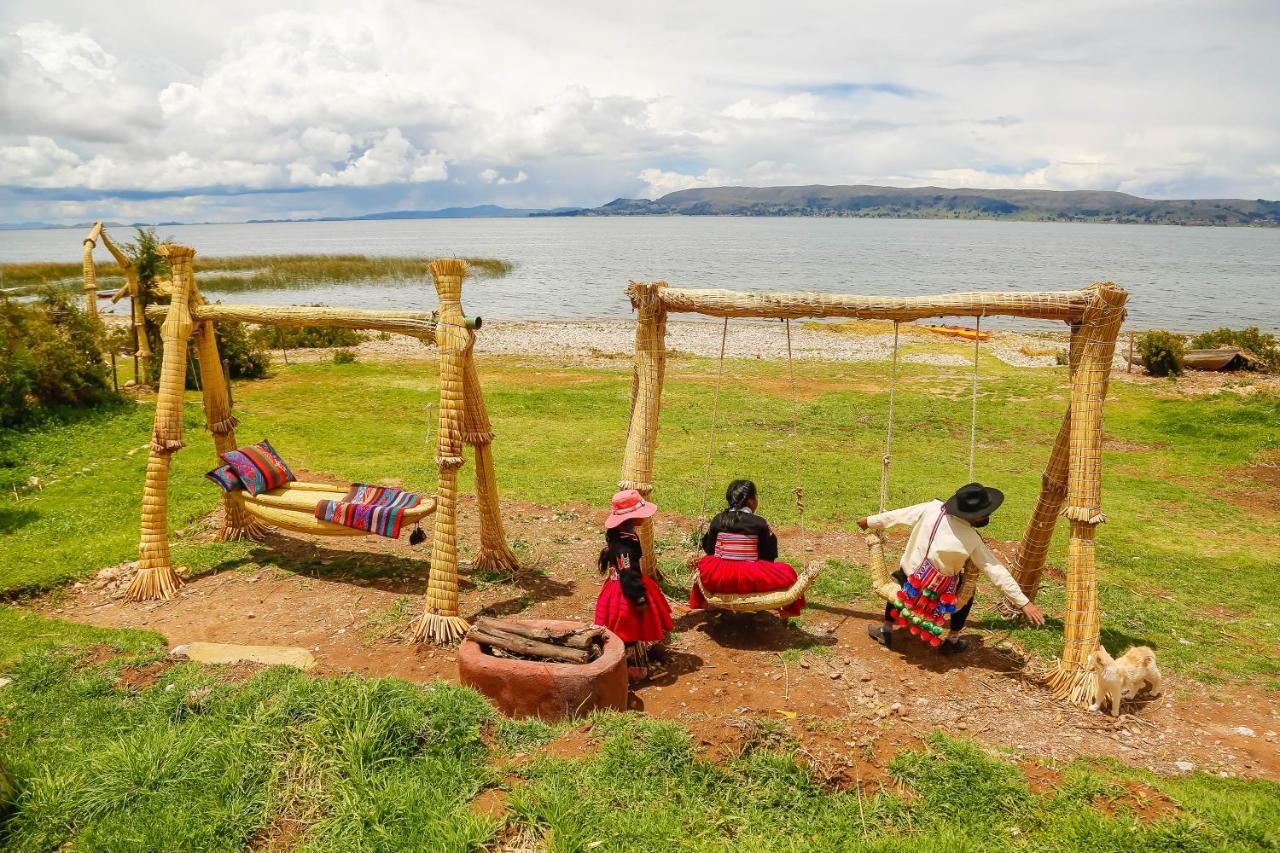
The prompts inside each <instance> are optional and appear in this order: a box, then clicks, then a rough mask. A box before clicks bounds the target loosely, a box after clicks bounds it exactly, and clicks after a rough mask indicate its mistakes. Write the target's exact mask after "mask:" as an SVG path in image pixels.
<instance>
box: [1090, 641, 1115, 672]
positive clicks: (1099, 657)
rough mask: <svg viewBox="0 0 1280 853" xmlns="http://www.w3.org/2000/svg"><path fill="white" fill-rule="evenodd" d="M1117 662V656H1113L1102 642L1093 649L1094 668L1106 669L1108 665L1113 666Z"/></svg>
mask: <svg viewBox="0 0 1280 853" xmlns="http://www.w3.org/2000/svg"><path fill="white" fill-rule="evenodd" d="M1115 662H1116V661H1115V658H1113V657H1111V655H1110V654H1109V653H1108V652H1107V650H1106V649H1105V648H1104V647H1103V645H1102V644H1101V643H1099V644H1098V647H1097V648H1096V649H1094V650H1093V668H1094V669H1106V668H1107V667H1109V666H1111V665H1112V664H1114V663H1115Z"/></svg>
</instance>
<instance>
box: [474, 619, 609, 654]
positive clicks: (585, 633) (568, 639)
mask: <svg viewBox="0 0 1280 853" xmlns="http://www.w3.org/2000/svg"><path fill="white" fill-rule="evenodd" d="M476 627H477V628H481V629H484V630H486V631H501V632H503V633H507V634H517V635H519V636H521V637H527V638H528V639H530V640H538V641H539V642H543V643H554V644H556V645H563V646H568V647H570V648H574V649H586V648H589V647H590V646H591V645H592V644H593V643H596V642H603V640H604V628H599V627H595V628H561V629H557V628H539V627H536V626H533V625H524V624H522V623H520V622H507V621H505V620H501V619H494V618H492V617H489V616H481V617H480V618H479V619H477V620H476Z"/></svg>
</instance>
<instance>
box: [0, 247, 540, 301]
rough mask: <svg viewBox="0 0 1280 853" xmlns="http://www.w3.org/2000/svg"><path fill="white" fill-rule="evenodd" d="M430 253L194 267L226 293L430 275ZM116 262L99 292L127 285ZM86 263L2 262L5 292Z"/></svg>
mask: <svg viewBox="0 0 1280 853" xmlns="http://www.w3.org/2000/svg"><path fill="white" fill-rule="evenodd" d="M432 260H433V258H428V257H404V256H398V257H376V256H369V255H351V254H341V255H231V256H227V257H202V256H200V255H199V254H197V255H196V258H195V262H194V264H193V267H194V269H195V273H196V276H197V281H198V282H199V283H200V286H201V287H202V288H204V289H207V290H210V291H218V292H220V293H228V292H230V293H239V292H242V291H250V290H262V289H268V288H276V287H307V286H310V285H325V284H334V283H340V282H357V281H395V280H417V279H421V278H422V277H423V276H424V275H426V265H427V264H429V263H430V262H431V261H432ZM463 260H465V261H466V262H467V263H468V264H470V265H471V270H472V274H473V275H475V276H477V277H480V278H502V277H503V276H505V275H506V274H507V273H509V272H511V270H512V269H513V268H514V266H515V265H514V264H512V263H511V262H510V261H504V260H501V259H499V258H481V257H474V258H464V259H463ZM118 269H119V268H118V267H117V266H116V265H115V264H114V263H111V262H103V263H99V264H98V279H97V281H98V290H99V291H106V290H112V289H114V288H116V287H120V286H121V285H123V284H124V276H123V274H119V273H118V272H117V271H118ZM83 276H84V271H83V267H82V265H81V263H80V262H79V261H76V262H61V261H35V262H30V263H8V264H0V293H3V292H13V291H25V290H28V289H31V288H37V287H41V286H45V285H52V286H54V287H71V286H77V287H78V286H80V285H82V284H83V281H84V278H83Z"/></svg>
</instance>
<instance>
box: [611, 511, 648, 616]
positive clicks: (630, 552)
mask: <svg viewBox="0 0 1280 853" xmlns="http://www.w3.org/2000/svg"><path fill="white" fill-rule="evenodd" d="M604 539H605V552H606V553H605V554H602V555H601V558H602V559H605V558H606V556H607V561H608V562H607V565H608V566H610V567H611V568H613V569H614V570H615V571H617V573H618V583H620V584H621V585H622V594H623V595H625V596H626V597H627V600H628V601H630V602H631V603H632V604H635V605H637V606H639V607H644V606H645V605H646V604H648V603H649V597H648V595H647V594H646V593H645V589H644V572H643V570H642V569H641V568H640V558H641V557H642V556H644V549H643V548H642V547H640V537H639V536H637V535H636V533H635V531H634V530H629V529H625V528H620V527H615V528H613V529H611V530H608V531H606V532H605V536H604Z"/></svg>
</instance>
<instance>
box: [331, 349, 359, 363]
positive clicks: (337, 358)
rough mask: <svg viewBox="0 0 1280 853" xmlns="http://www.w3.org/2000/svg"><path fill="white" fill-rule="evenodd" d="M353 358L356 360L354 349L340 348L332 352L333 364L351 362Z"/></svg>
mask: <svg viewBox="0 0 1280 853" xmlns="http://www.w3.org/2000/svg"><path fill="white" fill-rule="evenodd" d="M355 360H356V354H355V351H354V350H349V349H340V350H335V351H334V353H333V363H334V364H351V363H353V362H354V361H355Z"/></svg>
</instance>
